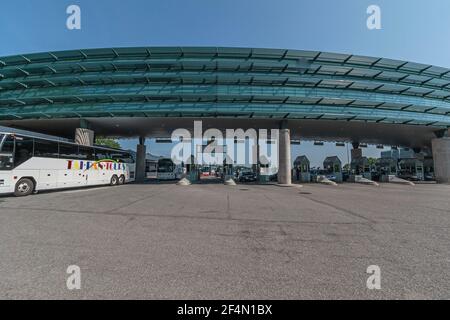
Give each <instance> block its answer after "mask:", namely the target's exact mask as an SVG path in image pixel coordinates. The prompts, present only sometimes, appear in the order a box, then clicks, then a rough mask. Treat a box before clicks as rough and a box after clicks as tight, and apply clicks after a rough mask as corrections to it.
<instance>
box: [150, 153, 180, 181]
mask: <svg viewBox="0 0 450 320" xmlns="http://www.w3.org/2000/svg"><path fill="white" fill-rule="evenodd" d="M156 171H157V172H156V179H158V180H175V179H180V178H181V176H182V174H183V170H182V168H181V167H180V166H177V165H176V164H175V163H174V162H173V161H172V159H170V158H162V159H159V160H158V165H157V169H156Z"/></svg>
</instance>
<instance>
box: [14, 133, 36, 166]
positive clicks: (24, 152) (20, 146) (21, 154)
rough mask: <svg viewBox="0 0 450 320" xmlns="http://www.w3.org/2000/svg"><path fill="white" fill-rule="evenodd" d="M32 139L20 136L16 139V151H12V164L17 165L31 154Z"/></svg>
mask: <svg viewBox="0 0 450 320" xmlns="http://www.w3.org/2000/svg"><path fill="white" fill-rule="evenodd" d="M33 146H34V139H33V138H29V137H20V138H17V139H16V151H15V153H14V164H15V166H16V167H17V166H19V165H21V164H22V163H24V162H25V161H27V160H29V159H30V158H31V157H32V156H33Z"/></svg>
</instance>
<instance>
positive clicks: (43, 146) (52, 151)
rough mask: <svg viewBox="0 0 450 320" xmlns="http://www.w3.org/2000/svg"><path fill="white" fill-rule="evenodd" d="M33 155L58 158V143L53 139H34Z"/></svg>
mask: <svg viewBox="0 0 450 320" xmlns="http://www.w3.org/2000/svg"><path fill="white" fill-rule="evenodd" d="M34 156H35V157H42V158H58V157H59V152H58V143H57V142H53V141H45V140H40V139H35V140H34Z"/></svg>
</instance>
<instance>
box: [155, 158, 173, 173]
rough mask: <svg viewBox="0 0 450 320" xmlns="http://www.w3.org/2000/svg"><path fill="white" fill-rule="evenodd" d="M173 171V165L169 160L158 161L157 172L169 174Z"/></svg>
mask: <svg viewBox="0 0 450 320" xmlns="http://www.w3.org/2000/svg"><path fill="white" fill-rule="evenodd" d="M174 170H175V165H174V163H173V161H172V160H171V159H161V160H159V161H158V172H161V173H169V172H173V171H174Z"/></svg>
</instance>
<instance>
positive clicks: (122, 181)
mask: <svg viewBox="0 0 450 320" xmlns="http://www.w3.org/2000/svg"><path fill="white" fill-rule="evenodd" d="M124 183H125V176H124V175H123V174H122V175H121V176H120V177H119V184H124Z"/></svg>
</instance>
